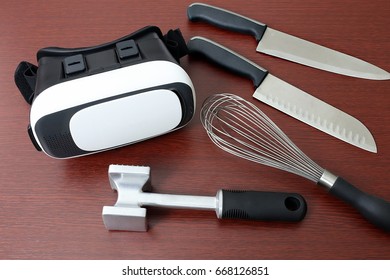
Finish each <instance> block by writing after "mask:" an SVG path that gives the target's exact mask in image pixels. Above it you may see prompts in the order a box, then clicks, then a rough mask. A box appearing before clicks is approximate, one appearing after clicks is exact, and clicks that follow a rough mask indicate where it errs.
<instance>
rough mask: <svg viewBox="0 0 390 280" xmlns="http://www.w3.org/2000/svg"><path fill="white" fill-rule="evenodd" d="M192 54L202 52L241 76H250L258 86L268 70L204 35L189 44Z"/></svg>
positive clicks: (194, 38) (193, 39) (192, 39)
mask: <svg viewBox="0 0 390 280" xmlns="http://www.w3.org/2000/svg"><path fill="white" fill-rule="evenodd" d="M187 47H188V51H189V53H190V54H195V53H197V54H201V55H203V56H204V57H206V58H207V59H208V60H210V61H212V62H214V63H216V64H217V65H219V66H221V67H223V68H225V69H227V70H230V71H232V72H234V73H236V74H239V75H241V76H244V77H247V78H250V79H251V80H252V81H253V84H254V85H255V87H256V88H257V87H258V86H259V85H260V84H261V82H262V81H263V80H264V78H265V77H266V76H267V74H268V71H267V70H265V69H263V68H262V67H260V66H259V65H257V64H255V63H254V62H252V61H250V60H248V59H246V58H245V57H242V56H241V55H239V54H237V53H235V52H233V51H232V50H229V49H228V48H226V47H224V46H222V45H219V44H217V43H216V42H213V41H211V40H209V39H206V38H203V37H193V38H191V39H190V41H189V42H188V44H187Z"/></svg>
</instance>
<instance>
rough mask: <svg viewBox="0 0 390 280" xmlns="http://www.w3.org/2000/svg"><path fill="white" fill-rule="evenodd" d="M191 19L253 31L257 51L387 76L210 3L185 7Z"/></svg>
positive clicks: (340, 69) (365, 75)
mask: <svg viewBox="0 0 390 280" xmlns="http://www.w3.org/2000/svg"><path fill="white" fill-rule="evenodd" d="M187 15H188V18H189V19H190V20H191V21H205V22H207V23H210V24H213V25H215V26H218V27H220V28H224V29H227V30H231V31H236V32H239V33H244V34H249V35H253V36H254V37H255V38H256V40H257V41H258V45H257V48H256V51H258V52H261V53H265V54H269V55H272V56H276V57H280V58H283V59H286V60H290V61H294V62H297V63H300V64H303V65H307V66H310V67H314V68H318V69H322V70H326V71H329V72H334V73H338V74H342V75H347V76H352V77H357V78H365V79H372V80H389V79H390V73H388V72H386V71H385V70H383V69H381V68H379V67H377V66H375V65H372V64H370V63H368V62H365V61H363V60H361V59H358V58H356V57H353V56H350V55H347V54H343V53H341V52H338V51H335V50H331V49H329V48H326V47H323V46H320V45H317V44H314V43H311V42H309V41H306V40H303V39H300V38H298V37H295V36H292V35H289V34H286V33H283V32H280V31H277V30H274V29H272V28H270V27H268V26H267V25H265V24H263V23H260V22H257V21H255V20H252V19H250V18H247V17H245V16H242V15H239V14H236V13H234V12H231V11H228V10H225V9H221V8H218V7H214V6H211V5H206V4H201V3H194V4H192V5H190V6H189V7H188V10H187Z"/></svg>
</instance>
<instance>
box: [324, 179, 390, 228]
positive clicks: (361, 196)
mask: <svg viewBox="0 0 390 280" xmlns="http://www.w3.org/2000/svg"><path fill="white" fill-rule="evenodd" d="M329 193H331V194H333V195H334V196H336V197H338V198H340V199H341V200H343V201H345V202H347V203H348V204H350V205H351V206H352V207H354V208H355V209H356V210H358V211H359V212H360V214H362V216H363V217H365V218H366V219H367V220H368V221H370V222H371V223H373V224H374V225H376V226H377V227H379V228H381V229H383V230H384V231H386V232H390V202H388V201H385V200H383V199H381V198H379V197H376V196H373V195H370V194H367V193H365V192H363V191H361V190H359V189H358V188H356V187H354V186H353V185H351V184H350V183H348V182H347V181H345V180H344V179H343V178H341V177H338V178H337V180H336V182H335V183H334V184H333V186H332V187H331V189H330V191H329Z"/></svg>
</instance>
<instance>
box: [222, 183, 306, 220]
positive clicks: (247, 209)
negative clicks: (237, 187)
mask: <svg viewBox="0 0 390 280" xmlns="http://www.w3.org/2000/svg"><path fill="white" fill-rule="evenodd" d="M222 200H223V203H222V205H223V206H222V208H223V209H222V217H221V218H223V219H224V218H227V219H229V218H233V219H234V218H235V219H248V220H262V221H288V222H299V221H301V220H302V219H303V218H304V217H305V215H306V209H307V206H306V201H305V199H304V198H303V197H302V196H301V195H299V194H296V193H282V192H260V191H231V190H222Z"/></svg>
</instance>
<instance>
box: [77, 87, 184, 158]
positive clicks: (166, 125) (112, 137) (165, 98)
mask: <svg viewBox="0 0 390 280" xmlns="http://www.w3.org/2000/svg"><path fill="white" fill-rule="evenodd" d="M182 114H183V112H182V108H181V104H180V100H179V98H178V96H177V95H176V94H175V93H174V92H172V91H170V90H165V89H159V90H153V91H149V92H142V94H135V95H131V96H127V97H124V98H119V99H115V100H112V101H108V102H104V103H100V104H97V105H94V106H90V107H87V108H85V109H82V110H80V111H78V112H77V113H76V114H75V115H74V116H73V117H72V118H71V120H70V124H69V125H70V132H71V135H72V138H73V140H74V142H75V143H76V145H77V146H78V147H79V148H80V149H82V150H85V151H97V150H102V149H108V148H112V147H116V146H122V145H126V144H129V143H132V142H137V141H141V140H144V139H147V138H151V137H154V136H157V135H160V134H164V133H166V132H168V131H170V130H172V129H174V128H175V127H177V126H178V124H179V123H180V121H181V119H182Z"/></svg>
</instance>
